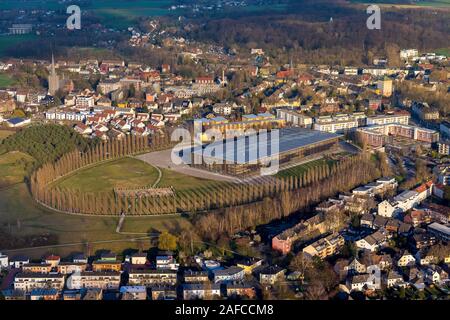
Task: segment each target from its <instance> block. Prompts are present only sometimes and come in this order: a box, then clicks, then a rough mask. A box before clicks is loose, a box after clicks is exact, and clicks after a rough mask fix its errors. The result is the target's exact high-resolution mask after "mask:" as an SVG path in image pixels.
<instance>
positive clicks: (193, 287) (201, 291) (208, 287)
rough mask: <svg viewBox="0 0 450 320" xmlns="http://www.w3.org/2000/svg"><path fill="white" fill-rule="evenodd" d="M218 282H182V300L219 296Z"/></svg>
mask: <svg viewBox="0 0 450 320" xmlns="http://www.w3.org/2000/svg"><path fill="white" fill-rule="evenodd" d="M220 296H221V294H220V284H218V283H185V284H183V300H197V299H206V300H210V299H214V298H218V297H220Z"/></svg>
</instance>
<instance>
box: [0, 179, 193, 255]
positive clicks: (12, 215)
mask: <svg viewBox="0 0 450 320" xmlns="http://www.w3.org/2000/svg"><path fill="white" fill-rule="evenodd" d="M117 222H118V218H115V217H92V216H75V215H73V216H72V215H67V214H62V213H57V212H53V211H49V210H47V209H44V208H42V207H41V206H39V205H38V204H36V202H34V200H33V199H32V198H31V197H30V194H29V192H28V189H27V187H26V185H25V184H24V183H20V184H17V185H14V186H11V187H9V188H4V189H0V230H3V231H4V232H7V233H10V234H14V235H15V236H23V235H42V234H54V235H57V237H58V243H59V244H68V243H78V242H81V243H84V244H82V245H75V246H68V247H58V248H52V249H47V248H45V249H38V250H36V249H33V250H27V251H17V252H14V253H20V254H28V255H30V256H31V257H36V258H38V257H40V256H42V255H44V254H47V253H51V252H53V253H55V254H60V255H62V256H67V255H69V254H70V253H71V252H75V251H85V250H86V248H89V250H90V253H91V254H93V253H95V251H96V250H100V249H108V250H113V251H115V252H117V253H120V252H121V251H122V250H125V249H127V248H136V247H137V246H138V245H139V244H138V243H136V242H133V241H124V242H112V243H101V244H90V242H92V241H99V240H101V241H103V240H119V239H123V240H127V239H131V238H136V237H141V235H122V234H117V233H116V232H115V230H116V226H117ZM190 227H191V224H190V223H189V221H188V220H187V219H185V218H182V217H180V216H153V217H134V218H133V217H127V218H126V219H125V223H124V224H123V227H122V231H123V232H134V233H148V232H156V231H163V230H168V231H169V232H172V233H174V234H177V233H179V232H180V230H182V229H186V228H190ZM2 236H3V237H4V236H5V234H3V235H2ZM141 244H143V245H144V247H145V249H147V248H149V247H150V246H151V245H152V244H151V242H150V240H143V241H142V243H141ZM4 249H5V248H0V252H1V251H2V250H3V251H4ZM8 254H9V253H8Z"/></svg>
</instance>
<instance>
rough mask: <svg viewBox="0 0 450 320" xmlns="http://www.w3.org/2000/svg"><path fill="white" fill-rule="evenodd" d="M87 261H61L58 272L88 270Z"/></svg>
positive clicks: (67, 272) (69, 272) (70, 272)
mask: <svg viewBox="0 0 450 320" xmlns="http://www.w3.org/2000/svg"><path fill="white" fill-rule="evenodd" d="M86 268H87V263H84V262H60V263H59V264H58V267H57V269H58V272H59V273H61V274H72V273H74V272H83V271H86Z"/></svg>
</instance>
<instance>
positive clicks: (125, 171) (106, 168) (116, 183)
mask: <svg viewBox="0 0 450 320" xmlns="http://www.w3.org/2000/svg"><path fill="white" fill-rule="evenodd" d="M157 178H158V171H157V170H156V169H155V168H153V167H152V166H150V165H148V164H147V163H145V162H143V161H140V160H137V159H133V158H123V159H119V160H114V161H111V162H107V163H103V164H99V165H97V166H95V167H90V168H87V169H82V170H80V171H78V172H75V173H73V174H72V175H70V176H68V177H66V178H63V179H62V180H60V181H58V182H57V185H58V186H59V187H63V188H68V189H78V190H82V191H85V192H103V191H111V190H112V189H113V188H114V187H126V188H133V187H144V186H148V185H152V184H153V183H154V182H155V181H156V179H157Z"/></svg>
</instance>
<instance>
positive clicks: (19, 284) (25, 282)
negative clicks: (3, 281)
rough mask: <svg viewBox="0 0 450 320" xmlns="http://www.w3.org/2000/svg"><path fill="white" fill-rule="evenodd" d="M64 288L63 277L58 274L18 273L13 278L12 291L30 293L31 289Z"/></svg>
mask: <svg viewBox="0 0 450 320" xmlns="http://www.w3.org/2000/svg"><path fill="white" fill-rule="evenodd" d="M44 288H54V289H56V290H62V289H63V288H64V275H62V274H59V273H26V272H24V273H19V274H17V275H16V277H15V278H14V289H16V290H22V291H24V292H30V291H31V290H33V289H44Z"/></svg>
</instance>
